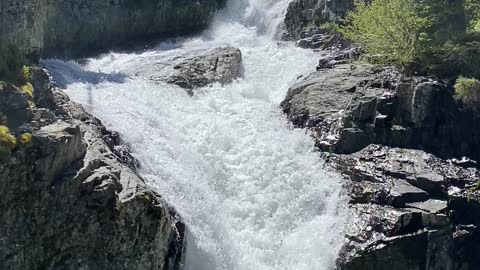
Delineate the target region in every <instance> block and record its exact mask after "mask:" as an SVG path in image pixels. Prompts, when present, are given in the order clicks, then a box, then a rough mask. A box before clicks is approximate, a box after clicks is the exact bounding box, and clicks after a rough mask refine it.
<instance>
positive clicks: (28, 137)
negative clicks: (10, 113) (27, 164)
mask: <svg viewBox="0 0 480 270" xmlns="http://www.w3.org/2000/svg"><path fill="white" fill-rule="evenodd" d="M32 139H33V135H32V134H31V133H23V134H22V135H21V136H20V141H19V142H20V144H21V145H27V144H29V143H30V142H31V141H32Z"/></svg>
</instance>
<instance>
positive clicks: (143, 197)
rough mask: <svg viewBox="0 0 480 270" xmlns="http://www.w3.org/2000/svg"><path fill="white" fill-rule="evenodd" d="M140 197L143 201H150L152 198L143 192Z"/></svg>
mask: <svg viewBox="0 0 480 270" xmlns="http://www.w3.org/2000/svg"><path fill="white" fill-rule="evenodd" d="M142 199H143V200H144V201H145V202H151V201H152V198H150V196H149V195H148V194H145V195H143V196H142Z"/></svg>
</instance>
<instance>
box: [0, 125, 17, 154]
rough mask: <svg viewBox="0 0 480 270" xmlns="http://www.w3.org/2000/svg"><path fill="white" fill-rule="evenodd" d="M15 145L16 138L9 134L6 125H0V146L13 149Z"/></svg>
mask: <svg viewBox="0 0 480 270" xmlns="http://www.w3.org/2000/svg"><path fill="white" fill-rule="evenodd" d="M16 145H17V139H15V137H14V136H13V135H12V134H10V130H9V129H8V127H6V126H0V146H1V147H4V148H6V149H8V150H13V149H14V148H15V147H16Z"/></svg>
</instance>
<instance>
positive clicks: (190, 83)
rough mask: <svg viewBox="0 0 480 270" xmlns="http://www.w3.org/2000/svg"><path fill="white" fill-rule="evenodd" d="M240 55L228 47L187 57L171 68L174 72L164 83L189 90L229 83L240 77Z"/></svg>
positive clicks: (236, 50) (235, 49)
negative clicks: (212, 84) (216, 83)
mask: <svg viewBox="0 0 480 270" xmlns="http://www.w3.org/2000/svg"><path fill="white" fill-rule="evenodd" d="M242 68H243V66H242V53H241V52H240V50H239V49H237V48H233V47H230V46H227V47H222V48H215V49H211V50H207V51H204V52H201V53H200V54H198V55H194V56H187V57H185V58H183V59H181V60H180V63H178V64H176V65H174V66H173V69H174V72H173V74H171V75H170V76H169V77H168V78H166V81H167V82H168V83H173V84H176V85H178V86H180V87H182V88H186V89H189V90H190V91H189V92H190V93H191V89H193V88H196V87H203V86H206V85H208V84H211V83H214V82H219V83H221V84H228V83H231V82H232V81H233V80H235V79H237V78H239V77H241V76H242Z"/></svg>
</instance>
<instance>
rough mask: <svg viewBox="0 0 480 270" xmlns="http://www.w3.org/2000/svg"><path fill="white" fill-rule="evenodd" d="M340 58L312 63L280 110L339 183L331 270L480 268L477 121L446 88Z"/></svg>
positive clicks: (439, 83)
mask: <svg viewBox="0 0 480 270" xmlns="http://www.w3.org/2000/svg"><path fill="white" fill-rule="evenodd" d="M346 55H348V52H345V51H344V52H342V53H340V54H335V53H332V54H330V55H328V56H326V58H323V59H322V60H320V65H319V66H318V67H317V68H318V71H317V72H314V73H312V74H309V75H307V76H305V77H303V78H302V79H301V80H300V82H298V83H296V84H294V85H293V86H292V87H291V88H290V89H289V91H288V94H287V97H286V98H285V100H284V101H283V102H282V104H281V106H282V108H283V109H284V112H285V113H286V114H287V115H288V117H289V119H290V120H291V121H292V122H293V123H294V124H295V125H296V126H299V127H305V128H309V129H310V130H311V131H312V135H313V137H314V138H315V140H316V142H317V147H318V148H319V149H320V150H322V151H323V152H322V153H321V155H322V156H323V157H324V158H325V159H326V160H327V163H329V164H330V165H331V166H332V167H333V168H335V169H336V170H337V171H338V172H340V173H341V174H342V175H343V176H344V177H345V178H346V179H347V180H348V181H347V186H348V188H349V194H350V197H351V201H350V208H351V209H352V213H353V217H354V220H353V222H352V223H351V224H350V225H349V229H348V231H347V239H348V240H347V243H346V245H345V246H344V249H343V251H342V254H341V256H340V258H339V261H338V269H342V270H349V269H352V270H353V269H372V270H375V269H379V270H380V269H398V270H400V269H401V270H420V269H422V270H453V269H465V270H470V269H471V270H474V269H479V267H480V261H479V260H478V256H476V255H474V254H473V253H472V251H473V250H478V248H479V246H478V242H477V241H478V239H479V237H480V232H479V229H478V228H479V226H480V223H479V221H480V218H479V217H480V208H479V205H480V204H479V185H480V184H479V183H480V170H478V163H477V162H478V161H479V160H480V156H479V155H478V153H479V149H480V141H479V138H480V133H479V129H478V127H479V126H480V117H479V116H478V115H477V114H476V113H475V112H473V111H469V110H468V109H465V108H464V107H463V106H462V104H461V103H459V102H458V101H456V100H455V99H454V97H453V89H452V87H451V85H450V84H449V83H448V82H445V81H439V80H434V79H431V78H426V77H408V76H404V75H402V74H401V73H399V72H398V71H396V70H395V69H394V68H385V67H378V66H374V65H368V64H358V63H357V64H353V63H346V61H347V59H345V57H346ZM432 153H433V154H432ZM462 157H463V158H462ZM472 159H473V160H472ZM475 160H476V161H477V162H476V161H475Z"/></svg>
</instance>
